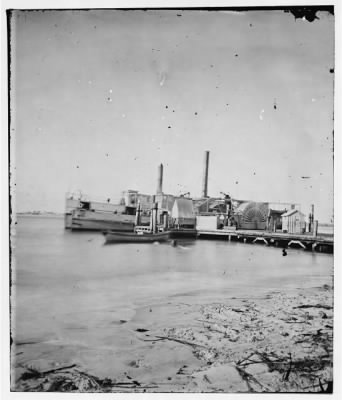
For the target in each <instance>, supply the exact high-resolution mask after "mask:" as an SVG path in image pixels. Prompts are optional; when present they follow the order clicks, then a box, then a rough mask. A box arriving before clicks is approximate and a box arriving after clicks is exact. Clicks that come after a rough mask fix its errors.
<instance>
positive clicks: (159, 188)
mask: <svg viewBox="0 0 342 400" xmlns="http://www.w3.org/2000/svg"><path fill="white" fill-rule="evenodd" d="M161 193H163V164H160V165H159V167H158V182H157V194H161Z"/></svg>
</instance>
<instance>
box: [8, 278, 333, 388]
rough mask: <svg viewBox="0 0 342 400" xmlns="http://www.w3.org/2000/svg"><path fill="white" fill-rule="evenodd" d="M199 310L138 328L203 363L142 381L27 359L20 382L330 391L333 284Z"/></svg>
mask: <svg viewBox="0 0 342 400" xmlns="http://www.w3.org/2000/svg"><path fill="white" fill-rule="evenodd" d="M193 315H196V318H189V321H188V322H187V324H186V325H184V321H183V325H180V326H174V327H163V328H160V329H156V330H153V329H144V328H138V329H136V330H135V331H136V332H137V333H138V334H139V338H138V339H139V340H141V341H144V342H150V343H149V345H151V346H152V347H154V346H157V345H158V346H164V344H163V343H166V342H169V343H174V345H175V346H179V345H181V346H183V345H184V346H187V347H188V348H189V349H191V352H192V353H193V354H194V356H195V357H196V358H197V359H198V360H199V362H200V367H196V368H191V367H189V366H187V365H182V366H181V367H180V368H179V369H178V370H177V373H176V372H174V375H171V374H169V373H168V375H167V377H166V378H165V382H155V381H153V379H154V378H153V376H151V378H150V379H151V380H150V381H149V382H148V381H146V379H145V380H142V381H140V378H139V377H135V376H133V375H132V374H131V373H130V374H127V373H125V374H124V375H122V376H124V379H122V376H121V377H120V378H118V379H115V378H105V379H100V378H98V377H96V376H93V375H91V374H89V373H88V372H85V370H83V369H82V368H81V366H79V365H76V364H70V365H66V366H62V367H59V368H55V369H48V370H45V371H42V370H38V369H35V368H33V367H30V366H29V365H28V364H27V365H26V366H25V367H24V370H23V369H22V373H21V375H20V376H19V374H18V379H17V380H16V383H15V388H14V390H16V391H56V392H127V391H128V392H145V391H146V392H171V391H173V392H226V393H229V392H231V393H233V392H297V393H298V392H326V393H331V392H332V388H333V379H332V376H333V290H332V287H331V286H329V285H324V286H323V287H319V288H313V289H298V290H296V291H293V292H291V294H289V293H285V292H280V291H278V292H271V293H268V294H267V295H266V296H264V297H261V298H239V299H237V298H231V299H226V300H225V301H223V302H217V303H209V304H202V305H201V306H200V307H197V312H196V314H193ZM147 332H148V333H147ZM183 364H184V363H183ZM177 377H178V378H177ZM180 378H181V379H182V384H180V383H179V381H177V379H180Z"/></svg>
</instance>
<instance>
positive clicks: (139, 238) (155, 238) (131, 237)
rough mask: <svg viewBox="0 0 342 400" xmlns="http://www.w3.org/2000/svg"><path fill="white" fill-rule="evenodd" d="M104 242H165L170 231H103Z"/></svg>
mask: <svg viewBox="0 0 342 400" xmlns="http://www.w3.org/2000/svg"><path fill="white" fill-rule="evenodd" d="M104 235H105V238H106V244H112V243H153V242H166V241H167V240H169V238H170V232H160V233H144V234H141V235H139V234H137V233H128V232H105V233H104Z"/></svg>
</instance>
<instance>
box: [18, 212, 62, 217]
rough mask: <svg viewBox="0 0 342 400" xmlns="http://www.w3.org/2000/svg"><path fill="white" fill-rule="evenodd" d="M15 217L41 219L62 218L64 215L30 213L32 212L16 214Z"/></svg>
mask: <svg viewBox="0 0 342 400" xmlns="http://www.w3.org/2000/svg"><path fill="white" fill-rule="evenodd" d="M16 215H17V217H43V218H62V217H63V216H64V213H53V212H46V213H44V212H42V213H32V212H27V213H26V212H22V213H21V212H20V213H16Z"/></svg>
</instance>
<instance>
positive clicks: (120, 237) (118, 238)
mask: <svg viewBox="0 0 342 400" xmlns="http://www.w3.org/2000/svg"><path fill="white" fill-rule="evenodd" d="M157 218H158V203H153V208H152V210H151V219H150V226H149V227H147V226H141V225H140V223H141V207H140V203H139V204H138V207H137V211H136V226H135V228H134V232H122V231H105V232H103V234H104V235H105V243H106V244H111V243H153V242H166V241H168V240H169V238H170V233H171V232H170V231H168V230H164V229H165V227H162V226H158V224H157Z"/></svg>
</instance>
